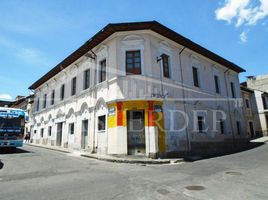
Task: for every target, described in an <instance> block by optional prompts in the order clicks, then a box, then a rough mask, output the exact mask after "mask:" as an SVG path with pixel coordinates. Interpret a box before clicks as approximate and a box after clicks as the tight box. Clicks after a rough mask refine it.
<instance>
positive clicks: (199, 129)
mask: <svg viewBox="0 0 268 200" xmlns="http://www.w3.org/2000/svg"><path fill="white" fill-rule="evenodd" d="M200 118H202V120H199V119H200ZM204 120H205V117H204V116H202V115H198V116H197V127H198V132H199V133H204V132H205V131H204V128H205V126H204V125H205V124H204ZM200 126H201V127H200Z"/></svg>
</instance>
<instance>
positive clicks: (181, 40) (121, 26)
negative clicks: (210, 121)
mask: <svg viewBox="0 0 268 200" xmlns="http://www.w3.org/2000/svg"><path fill="white" fill-rule="evenodd" d="M136 30H152V31H154V32H156V33H158V34H160V35H162V36H164V37H166V38H168V39H170V40H172V41H174V42H176V43H178V44H180V45H183V46H185V47H186V48H188V49H191V50H193V51H195V52H197V53H199V54H201V55H203V56H205V57H207V58H209V59H211V60H214V61H215V62H217V63H219V64H221V65H223V66H225V67H227V68H229V69H232V70H234V71H236V72H238V73H239V72H245V70H244V69H243V68H241V67H239V66H238V65H236V64H234V63H232V62H230V61H228V60H226V59H225V58H223V57H221V56H219V55H217V54H215V53H213V52H211V51H209V50H208V49H206V48H204V47H202V46H200V45H199V44H197V43H195V42H193V41H191V40H189V39H188V38H186V37H184V36H182V35H180V34H178V33H176V32H175V31H173V30H171V29H169V28H167V27H166V26H164V25H162V24H160V23H159V22H157V21H148V22H131V23H116V24H108V25H107V26H105V27H104V28H103V29H102V30H101V31H99V32H98V33H96V34H95V35H94V36H93V37H92V38H90V39H89V40H88V41H87V42H86V43H84V44H83V45H82V46H81V47H79V48H78V49H77V50H76V51H74V52H73V53H72V54H71V55H69V56H68V57H67V58H65V59H64V60H63V61H62V62H60V63H59V64H58V65H56V66H55V67H54V68H52V69H51V70H50V71H49V72H48V73H46V74H45V75H44V76H42V77H41V78H40V79H39V80H37V81H36V82H35V83H33V84H32V85H31V86H30V87H29V89H36V88H38V87H39V86H40V85H42V84H43V83H45V82H46V81H48V80H49V79H51V78H52V77H54V76H55V75H56V74H58V73H59V72H60V71H61V70H63V69H65V68H66V67H68V66H69V65H70V64H72V63H73V62H75V61H76V60H77V59H79V58H80V57H82V56H83V55H84V54H86V53H87V52H88V51H90V50H91V49H93V48H94V47H96V46H97V45H98V44H100V43H101V42H103V41H104V40H105V39H107V38H108V37H109V36H111V35H112V34H114V33H116V32H121V31H136Z"/></svg>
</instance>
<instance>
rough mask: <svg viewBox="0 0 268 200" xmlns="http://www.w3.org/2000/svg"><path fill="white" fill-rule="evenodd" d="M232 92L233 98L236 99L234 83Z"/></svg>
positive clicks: (232, 83)
mask: <svg viewBox="0 0 268 200" xmlns="http://www.w3.org/2000/svg"><path fill="white" fill-rule="evenodd" d="M231 92H232V97H233V98H236V94H235V87H234V82H231Z"/></svg>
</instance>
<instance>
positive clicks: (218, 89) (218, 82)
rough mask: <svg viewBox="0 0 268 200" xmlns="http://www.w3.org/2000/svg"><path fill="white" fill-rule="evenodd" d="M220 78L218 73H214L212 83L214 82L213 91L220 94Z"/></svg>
mask: <svg viewBox="0 0 268 200" xmlns="http://www.w3.org/2000/svg"><path fill="white" fill-rule="evenodd" d="M219 80H220V78H219V76H218V75H214V84H215V92H216V93H217V94H220V93H221V90H220V81H219Z"/></svg>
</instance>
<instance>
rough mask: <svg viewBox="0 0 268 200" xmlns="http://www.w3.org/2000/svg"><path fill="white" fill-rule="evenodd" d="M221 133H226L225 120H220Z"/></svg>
mask: <svg viewBox="0 0 268 200" xmlns="http://www.w3.org/2000/svg"><path fill="white" fill-rule="evenodd" d="M220 131H221V134H224V133H225V127H224V121H223V119H220Z"/></svg>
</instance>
